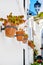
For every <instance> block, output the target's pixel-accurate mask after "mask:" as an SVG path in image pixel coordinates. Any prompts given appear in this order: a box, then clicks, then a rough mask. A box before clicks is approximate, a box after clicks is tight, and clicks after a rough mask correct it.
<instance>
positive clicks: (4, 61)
mask: <svg viewBox="0 0 43 65" xmlns="http://www.w3.org/2000/svg"><path fill="white" fill-rule="evenodd" d="M22 2H23V0H22V1H21V0H20V1H18V0H0V17H3V18H6V15H8V14H9V13H10V12H12V13H13V14H14V15H21V14H22V15H24V16H25V14H24V9H23V4H22ZM18 3H19V5H18ZM25 17H26V16H25ZM0 25H2V23H0ZM23 49H25V65H30V64H29V61H28V55H29V54H28V51H30V49H28V45H27V44H22V42H18V41H17V40H16V38H8V37H6V36H5V31H3V32H0V65H23ZM31 54H33V53H31ZM29 59H30V58H29ZM31 59H33V58H31ZM31 62H32V61H31Z"/></svg>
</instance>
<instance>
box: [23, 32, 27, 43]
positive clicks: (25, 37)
mask: <svg viewBox="0 0 43 65" xmlns="http://www.w3.org/2000/svg"><path fill="white" fill-rule="evenodd" d="M27 40H28V34H26V33H25V34H24V36H23V40H22V42H23V43H26V42H27Z"/></svg>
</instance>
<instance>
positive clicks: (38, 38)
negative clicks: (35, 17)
mask: <svg viewBox="0 0 43 65" xmlns="http://www.w3.org/2000/svg"><path fill="white" fill-rule="evenodd" d="M34 27H35V34H36V35H35V36H34V43H35V45H36V48H37V50H38V55H41V49H40V48H41V31H42V28H43V20H40V22H39V24H37V23H35V25H34Z"/></svg>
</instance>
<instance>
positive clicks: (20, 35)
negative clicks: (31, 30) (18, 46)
mask: <svg viewBox="0 0 43 65" xmlns="http://www.w3.org/2000/svg"><path fill="white" fill-rule="evenodd" d="M24 33H25V32H24V31H23V30H22V29H21V30H18V31H17V32H16V35H17V36H16V38H17V40H18V41H22V40H23V35H24Z"/></svg>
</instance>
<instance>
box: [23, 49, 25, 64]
mask: <svg viewBox="0 0 43 65" xmlns="http://www.w3.org/2000/svg"><path fill="white" fill-rule="evenodd" d="M23 65H25V49H23Z"/></svg>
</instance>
